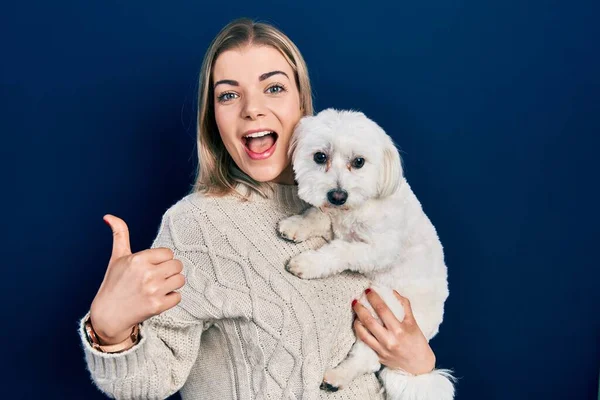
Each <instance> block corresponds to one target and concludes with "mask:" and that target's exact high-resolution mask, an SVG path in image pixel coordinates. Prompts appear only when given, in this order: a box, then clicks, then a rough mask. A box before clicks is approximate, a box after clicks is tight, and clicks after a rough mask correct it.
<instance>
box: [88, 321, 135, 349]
mask: <svg viewBox="0 0 600 400" xmlns="http://www.w3.org/2000/svg"><path fill="white" fill-rule="evenodd" d="M84 325H85V333H86V336H87V339H88V342H89V343H90V345H91V346H92V347H93V348H94V349H96V350H98V351H101V352H103V353H121V352H123V351H125V350H128V349H130V348H132V347H133V346H134V345H136V344H137V342H138V339H139V332H140V326H139V324H135V326H134V327H133V329H132V330H131V333H130V334H129V336H127V338H126V339H125V340H123V341H122V342H121V343H115V344H110V345H109V344H100V341H99V340H98V336H97V335H96V332H95V331H94V327H92V322H91V321H90V317H89V315H88V317H87V318H86V320H85V322H84Z"/></svg>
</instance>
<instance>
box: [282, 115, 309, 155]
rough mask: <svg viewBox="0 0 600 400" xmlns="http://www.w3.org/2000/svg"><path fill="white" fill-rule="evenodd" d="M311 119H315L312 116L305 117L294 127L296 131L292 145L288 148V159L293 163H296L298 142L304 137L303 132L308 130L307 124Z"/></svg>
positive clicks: (291, 139)
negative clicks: (295, 156)
mask: <svg viewBox="0 0 600 400" xmlns="http://www.w3.org/2000/svg"><path fill="white" fill-rule="evenodd" d="M309 118H313V117H312V116H305V117H302V118H300V121H298V123H297V124H296V126H295V127H294V131H293V133H292V137H291V138H290V144H289V147H288V152H287V154H288V159H289V160H291V161H292V162H293V161H294V155H295V154H296V149H297V148H298V142H299V140H300V138H301V137H302V136H303V132H304V130H305V129H306V122H307V120H308V119H309Z"/></svg>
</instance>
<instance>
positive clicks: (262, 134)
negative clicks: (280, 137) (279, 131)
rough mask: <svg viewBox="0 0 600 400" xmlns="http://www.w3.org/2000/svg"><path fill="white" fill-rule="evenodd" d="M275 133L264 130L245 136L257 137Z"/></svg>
mask: <svg viewBox="0 0 600 400" xmlns="http://www.w3.org/2000/svg"><path fill="white" fill-rule="evenodd" d="M271 133H273V131H262V132H254V133H251V134H249V135H246V136H244V137H247V138H248V137H251V138H257V137H263V136H267V135H269V134H271Z"/></svg>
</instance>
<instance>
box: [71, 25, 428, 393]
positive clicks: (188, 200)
mask: <svg viewBox="0 0 600 400" xmlns="http://www.w3.org/2000/svg"><path fill="white" fill-rule="evenodd" d="M198 103H199V107H198V156H199V171H198V175H197V181H196V184H195V186H194V189H193V190H192V192H191V193H190V194H188V195H187V196H185V197H184V198H183V199H181V200H180V201H178V202H177V203H176V204H174V205H173V206H171V207H170V208H169V209H168V210H167V211H166V212H165V214H164V215H163V218H162V222H161V225H160V228H159V231H158V235H157V237H156V239H155V240H154V242H153V244H152V246H151V249H147V250H144V251H141V252H138V253H136V254H131V249H130V246H129V236H128V229H127V225H126V224H125V222H124V221H122V220H121V219H119V218H117V217H114V216H111V215H106V216H105V221H106V222H107V223H108V224H109V225H110V226H111V229H112V230H113V234H114V242H113V253H112V256H111V259H110V262H109V265H108V268H107V272H106V276H105V278H104V281H103V282H102V285H101V286H100V289H99V290H98V293H97V295H96V297H95V298H94V300H93V302H92V305H91V308H90V311H89V312H88V313H87V314H86V315H85V316H84V317H83V318H82V319H81V323H80V335H81V340H82V343H83V347H84V352H85V355H86V360H87V366H88V369H89V371H90V373H91V376H92V379H93V381H94V382H95V384H96V385H97V386H98V387H99V389H100V390H102V391H103V392H105V393H106V394H108V395H110V396H114V397H116V398H165V397H167V396H169V395H171V394H173V393H175V392H177V391H178V390H180V393H181V395H182V397H183V398H184V399H255V398H273V399H280V398H303V399H313V398H315V399H316V398H331V399H375V398H385V397H384V396H385V395H384V394H382V393H381V383H380V382H379V380H378V378H377V376H376V374H368V375H364V376H362V377H360V378H357V379H355V380H354V381H353V382H352V383H351V384H350V386H348V387H346V388H342V389H341V390H339V391H337V392H335V393H331V392H326V391H324V390H321V389H320V388H319V387H320V385H321V381H322V378H323V373H324V371H325V370H327V369H328V368H331V367H333V366H335V365H337V363H339V362H340V361H341V360H342V359H343V358H344V357H345V356H346V353H347V352H348V350H349V349H350V347H351V345H352V343H353V342H354V340H355V337H354V332H353V331H352V329H351V327H352V320H353V315H354V314H353V313H352V310H353V309H354V311H355V312H356V315H357V317H358V319H356V321H355V322H354V328H355V332H356V334H357V335H358V336H360V337H361V338H362V340H363V341H364V342H365V343H367V344H368V345H369V346H371V347H372V348H373V349H374V350H375V351H376V352H377V353H378V354H379V355H380V358H381V363H382V364H384V365H386V366H388V367H389V368H391V369H398V370H403V371H406V372H408V373H411V374H414V375H419V376H416V377H415V378H420V377H421V376H424V375H427V374H429V373H431V371H432V370H433V369H434V366H435V356H434V354H433V352H432V350H431V348H430V347H429V345H428V343H427V340H426V339H425V337H424V336H423V334H422V333H421V331H420V329H419V327H418V326H417V324H416V323H415V321H414V318H411V315H412V314H411V312H410V304H409V303H408V301H407V300H406V299H404V298H402V297H400V296H398V299H399V301H402V302H403V304H404V306H405V309H406V310H407V315H408V317H407V318H406V319H405V321H403V322H402V323H400V322H399V321H398V320H396V319H395V318H394V316H393V315H392V314H391V312H390V311H389V309H388V308H387V307H386V306H385V304H384V303H383V302H382V301H381V299H380V298H379V297H378V296H377V294H376V293H375V292H373V291H371V292H370V293H369V294H368V298H369V301H370V302H371V303H372V304H373V305H374V306H375V308H376V309H377V310H378V314H379V315H380V317H381V318H382V320H383V321H384V323H385V327H383V326H381V325H379V324H378V323H377V322H376V321H375V320H374V319H373V318H372V317H371V316H370V315H369V313H368V312H367V311H366V309H365V308H364V307H362V306H361V305H360V303H357V304H355V305H353V306H352V307H353V308H351V304H352V300H353V298H354V297H356V296H358V295H359V294H360V293H361V291H364V290H366V289H367V288H368V284H369V282H368V281H367V280H366V279H365V278H364V277H362V276H361V275H358V274H355V273H351V272H345V273H342V274H340V275H338V276H334V277H330V278H326V279H321V280H312V281H308V280H301V279H298V278H296V277H295V276H293V275H291V274H289V273H287V272H286V271H285V269H284V265H285V263H286V261H287V260H289V259H290V258H291V257H292V256H294V255H296V254H298V253H300V252H302V251H305V250H308V249H311V248H317V247H319V246H321V245H323V244H324V243H325V241H324V239H322V238H313V239H310V240H308V241H306V242H303V243H300V244H295V243H290V242H288V241H285V240H282V239H281V238H279V237H278V236H277V233H276V226H277V223H278V221H280V220H281V219H283V218H285V217H287V216H289V215H292V214H297V213H299V212H301V211H302V210H303V209H304V208H305V207H306V206H307V205H306V204H305V203H303V202H302V201H301V200H300V199H299V198H298V196H297V190H296V186H295V185H294V177H293V171H292V168H291V165H290V162H289V159H288V155H287V149H288V144H289V141H290V137H291V135H292V131H293V129H294V126H295V125H296V123H297V122H298V121H299V119H300V118H301V117H302V116H303V115H310V114H312V113H313V107H312V99H311V89H310V82H309V78H308V72H307V69H306V65H305V63H304V60H303V58H302V56H301V55H300V52H299V51H298V49H297V48H296V46H295V45H294V44H293V43H292V42H291V41H290V40H289V39H288V38H287V37H286V36H285V35H284V34H283V33H281V32H280V31H278V30H277V29H275V28H274V27H272V26H270V25H267V24H261V23H253V22H252V21H250V20H246V19H242V20H237V21H234V22H232V23H230V24H229V25H227V26H226V27H225V28H224V29H223V30H222V31H221V32H220V33H219V34H218V35H217V37H216V38H215V39H214V41H213V42H212V44H211V46H210V48H209V49H208V51H207V54H206V56H205V59H204V62H203V66H202V71H201V74H200V90H199V102H198Z"/></svg>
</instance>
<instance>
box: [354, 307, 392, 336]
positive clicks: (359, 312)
mask: <svg viewBox="0 0 600 400" xmlns="http://www.w3.org/2000/svg"><path fill="white" fill-rule="evenodd" d="M352 308H353V309H354V312H355V313H356V317H357V318H358V320H359V321H360V322H361V323H362V324H363V325H364V327H365V328H367V329H368V330H369V332H371V334H372V335H373V336H375V338H376V339H377V340H378V341H379V342H383V343H386V341H387V340H388V339H389V333H388V331H387V329H385V327H384V326H383V325H381V324H380V323H379V322H378V321H377V320H376V319H375V317H373V316H372V315H371V312H370V311H369V310H368V309H367V308H366V307H365V306H363V305H362V304H360V302H358V301H357V302H356V303H354V305H353V306H352Z"/></svg>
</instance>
